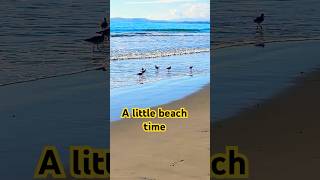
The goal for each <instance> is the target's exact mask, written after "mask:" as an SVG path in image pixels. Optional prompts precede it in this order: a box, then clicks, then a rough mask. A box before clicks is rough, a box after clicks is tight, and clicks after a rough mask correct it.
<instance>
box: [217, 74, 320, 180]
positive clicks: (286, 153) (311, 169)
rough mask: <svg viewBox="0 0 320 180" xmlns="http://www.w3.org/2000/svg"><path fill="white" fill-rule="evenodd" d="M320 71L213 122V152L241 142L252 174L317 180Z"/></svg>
mask: <svg viewBox="0 0 320 180" xmlns="http://www.w3.org/2000/svg"><path fill="white" fill-rule="evenodd" d="M319 92H320V71H317V72H313V73H310V74H308V75H305V74H303V75H302V77H301V79H300V80H299V82H298V83H297V85H296V86H294V87H291V88H289V89H288V90H287V91H284V92H282V93H280V94H278V95H277V96H275V97H274V98H272V99H271V100H268V101H267V102H265V103H263V104H260V105H258V106H256V107H255V108H252V109H251V110H248V111H246V112H242V113H240V114H239V115H237V116H235V117H233V118H229V119H227V120H225V121H222V122H217V123H213V126H212V127H211V128H212V133H211V144H212V145H213V147H212V148H213V152H212V153H217V152H224V151H225V150H224V148H225V146H226V145H238V146H239V151H240V153H243V154H245V155H247V157H248V158H249V161H250V178H249V179H257V180H270V179H272V180H275V179H281V180H284V179H290V180H293V179H318V176H319V175H318V169H319V163H320V141H319V137H320V110H319V107H320V106H319V105H320V93H319Z"/></svg>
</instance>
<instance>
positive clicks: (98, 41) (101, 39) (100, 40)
mask: <svg viewBox="0 0 320 180" xmlns="http://www.w3.org/2000/svg"><path fill="white" fill-rule="evenodd" d="M104 37H105V34H101V35H100V36H93V37H91V38H89V39H85V41H87V42H89V43H92V44H93V46H92V51H94V45H97V49H99V44H101V43H103V42H104Z"/></svg>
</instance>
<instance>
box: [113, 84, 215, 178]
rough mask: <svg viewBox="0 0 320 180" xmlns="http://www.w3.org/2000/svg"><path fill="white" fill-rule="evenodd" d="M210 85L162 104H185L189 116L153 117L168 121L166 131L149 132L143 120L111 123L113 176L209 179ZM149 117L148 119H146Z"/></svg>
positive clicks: (170, 107) (165, 107)
mask: <svg viewBox="0 0 320 180" xmlns="http://www.w3.org/2000/svg"><path fill="white" fill-rule="evenodd" d="M209 97H210V88H209V85H208V86H206V87H204V88H203V89H202V90H200V91H198V92H196V93H194V94H192V95H191V96H188V97H186V98H184V99H182V100H178V101H175V102H172V103H170V104H167V105H164V106H161V107H163V108H164V109H178V108H181V107H185V108H186V109H187V110H188V111H189V118H188V119H160V120H159V119H153V120H152V122H160V123H165V124H167V131H166V132H165V133H145V132H144V131H143V129H142V128H141V124H142V122H143V121H142V120H140V119H139V120H137V119H134V120H121V121H117V122H112V124H111V132H110V133H111V179H113V180H116V179H121V180H125V179H130V180H135V179H146V180H155V179H157V180H158V179H161V180H162V179H163V180H179V179H184V180H187V179H192V180H195V179H197V180H201V179H205V180H207V179H209V174H210V169H209V168H210V163H209V158H210V145H209V142H210V140H209V138H210V120H209V119H210V117H209V116H210V112H209V111H210V110H209V108H210V107H209V104H210V98H209ZM144 121H148V120H144Z"/></svg>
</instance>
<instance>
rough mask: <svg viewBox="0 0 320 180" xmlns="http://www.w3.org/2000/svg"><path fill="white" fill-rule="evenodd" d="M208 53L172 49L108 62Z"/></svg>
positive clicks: (117, 57) (122, 57)
mask: <svg viewBox="0 0 320 180" xmlns="http://www.w3.org/2000/svg"><path fill="white" fill-rule="evenodd" d="M204 52H210V48H190V49H174V50H165V51H161V50H159V51H151V52H141V53H140V52H138V53H137V52H135V53H129V54H124V55H116V56H111V58H110V60H128V59H151V58H159V57H167V56H179V55H188V54H196V53H204Z"/></svg>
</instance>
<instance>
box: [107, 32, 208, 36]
mask: <svg viewBox="0 0 320 180" xmlns="http://www.w3.org/2000/svg"><path fill="white" fill-rule="evenodd" d="M208 33H209V32H208ZM110 36H111V37H135V36H153V37H155V36H163V37H165V36H205V34H203V35H201V34H192V33H183V34H178V33H171V34H169V33H159V32H158V33H156V32H136V33H115V34H111V35H110ZM206 36H207V35H206Z"/></svg>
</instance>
